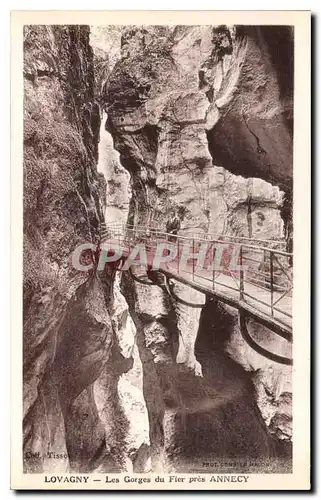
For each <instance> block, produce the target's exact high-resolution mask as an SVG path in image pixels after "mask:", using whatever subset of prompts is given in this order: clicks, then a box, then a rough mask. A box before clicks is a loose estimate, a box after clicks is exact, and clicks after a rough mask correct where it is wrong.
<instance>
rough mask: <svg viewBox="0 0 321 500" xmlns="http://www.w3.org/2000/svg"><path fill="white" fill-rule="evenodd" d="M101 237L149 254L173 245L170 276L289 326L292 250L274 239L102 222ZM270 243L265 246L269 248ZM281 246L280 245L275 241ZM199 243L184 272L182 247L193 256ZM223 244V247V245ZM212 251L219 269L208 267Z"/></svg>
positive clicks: (211, 259)
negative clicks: (139, 245) (233, 262)
mask: <svg viewBox="0 0 321 500" xmlns="http://www.w3.org/2000/svg"><path fill="white" fill-rule="evenodd" d="M100 234H101V239H102V241H104V240H113V241H117V242H118V243H119V244H121V245H124V247H126V248H127V252H130V249H131V248H132V247H133V246H134V245H135V244H136V243H144V245H145V247H146V250H147V251H148V254H149V257H150V258H152V257H153V256H154V255H155V251H156V248H157V244H158V243H159V242H166V241H167V242H169V243H171V244H172V245H176V250H177V251H176V258H175V259H174V260H173V261H172V262H170V263H168V264H166V265H164V267H166V270H167V271H168V272H170V273H171V274H173V275H177V276H181V277H183V278H184V279H187V280H188V281H190V282H191V283H197V284H198V285H201V286H203V287H205V288H206V289H208V290H209V291H211V292H220V293H221V292H222V291H224V290H225V293H226V294H228V295H230V296H234V297H237V298H238V300H239V301H240V302H247V303H249V304H250V305H251V307H253V308H254V309H257V310H258V311H261V312H262V311H263V312H264V313H265V314H268V315H270V316H271V317H274V318H276V319H277V321H279V322H280V323H283V324H285V325H287V326H288V325H289V323H290V322H291V318H292V281H293V279H292V254H291V253H288V252H285V251H284V250H281V249H279V248H275V246H277V245H276V243H277V242H276V241H275V240H271V242H269V240H250V239H248V238H239V237H234V236H229V235H227V236H225V235H223V236H222V235H221V236H219V237H218V238H212V237H211V236H212V235H210V236H209V235H206V236H205V237H198V236H195V235H193V236H192V237H191V236H189V235H185V234H184V235H182V234H171V233H166V232H163V231H160V230H158V229H155V228H150V227H143V226H133V225H129V224H123V223H117V222H115V223H112V224H108V227H107V225H106V224H102V225H101V228H100ZM269 243H271V246H269ZM278 243H279V244H280V246H281V243H282V244H283V242H278ZM202 244H206V245H207V251H206V255H205V261H204V264H205V265H203V267H201V268H200V267H199V266H197V259H196V258H190V259H188V263H187V266H185V268H184V270H182V269H181V267H180V262H181V257H182V254H183V251H184V248H185V247H186V245H188V246H189V248H190V251H191V252H193V254H197V253H198V251H199V250H200V247H201V245H202ZM223 247H224V248H223ZM236 250H237V252H238V260H237V267H238V268H237V269H233V268H231V266H230V262H231V254H236V253H235V251H236ZM217 251H219V252H220V255H221V265H220V269H219V270H217V269H215V267H214V266H212V268H211V266H210V263H211V262H212V263H213V261H214V260H215V257H216V253H217Z"/></svg>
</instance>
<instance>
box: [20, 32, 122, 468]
mask: <svg viewBox="0 0 321 500" xmlns="http://www.w3.org/2000/svg"><path fill="white" fill-rule="evenodd" d="M24 82H25V88H24V89H25V93H24V105H25V106H24V112H25V117H24V292H23V293H24V295H23V301H24V310H23V312H24V325H23V328H24V337H23V347H24V466H25V470H26V471H27V472H41V471H46V470H48V471H50V472H53V471H54V470H57V471H58V470H59V471H72V470H74V471H78V472H80V471H86V472H89V471H91V470H94V469H95V468H97V467H98V466H99V464H101V463H105V470H108V468H110V467H114V468H116V469H117V467H118V469H117V470H119V466H118V464H117V463H116V461H115V457H114V456H113V454H112V452H111V444H110V443H109V441H110V436H108V434H106V432H105V428H104V425H103V422H102V420H101V418H100V415H99V412H98V408H97V404H96V403H95V400H94V393H93V384H94V382H95V381H96V380H97V378H99V377H100V376H101V374H102V373H104V370H105V369H106V366H107V365H108V366H109V369H110V370H111V371H112V368H110V365H111V364H112V362H113V359H112V357H111V346H112V344H115V339H114V336H115V335H114V329H113V326H112V323H111V319H110V315H109V312H108V303H109V300H110V297H109V294H108V293H106V286H104V284H103V283H102V281H101V280H100V278H99V277H98V276H97V275H96V274H95V273H92V274H90V273H83V272H79V271H78V270H76V269H75V268H74V267H73V265H72V261H71V256H72V253H73V251H74V250H75V249H76V247H77V246H78V245H80V244H83V243H87V242H91V243H93V244H95V245H96V244H97V243H98V241H99V231H98V227H99V223H100V222H102V221H103V213H102V204H101V202H100V194H101V179H99V177H98V175H97V168H96V166H97V161H98V136H99V127H100V115H99V107H98V104H97V102H96V101H95V97H94V73H93V54H92V49H91V47H90V45H89V28H88V27H86V26H81V27H79V26H58V27H57V26H27V27H25V32H24ZM88 259H89V262H90V261H91V260H93V259H94V255H90V254H89V255H88ZM107 288H108V287H107ZM110 390H111V389H110V388H108V387H105V391H106V393H108V391H110ZM115 404H116V403H115ZM114 417H115V414H113V413H111V414H109V415H108V418H109V420H110V421H111V420H112V419H113V418H114ZM116 441H117V440H116ZM108 443H109V444H108ZM118 444H119V443H118V442H117V445H118ZM116 458H117V457H116Z"/></svg>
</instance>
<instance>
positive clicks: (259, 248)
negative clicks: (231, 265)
mask: <svg viewBox="0 0 321 500" xmlns="http://www.w3.org/2000/svg"><path fill="white" fill-rule="evenodd" d="M125 227H126V229H127V231H135V232H136V233H137V232H139V233H146V231H151V229H146V228H141V227H140V226H135V227H133V228H131V227H130V226H128V225H126V226H125ZM151 233H152V234H153V233H156V235H157V236H159V237H161V236H165V237H167V238H175V239H180V240H187V241H193V240H194V241H197V242H201V243H207V244H209V243H218V244H223V243H224V242H225V240H224V239H220V240H219V239H212V240H209V239H204V238H195V237H194V238H189V237H188V236H183V235H181V234H171V233H166V232H163V231H158V230H154V231H151ZM146 238H147V236H146V237H145V239H146ZM262 241H263V240H262ZM230 243H231V244H235V243H234V242H232V241H231V242H230ZM271 243H273V240H271ZM238 245H242V247H243V248H249V249H250V250H257V251H260V252H261V251H263V250H266V251H268V252H271V250H273V252H274V253H277V254H278V255H282V256H283V257H292V256H293V254H292V253H289V252H285V251H283V250H278V249H275V248H273V249H271V248H269V247H263V246H259V245H249V244H247V243H238Z"/></svg>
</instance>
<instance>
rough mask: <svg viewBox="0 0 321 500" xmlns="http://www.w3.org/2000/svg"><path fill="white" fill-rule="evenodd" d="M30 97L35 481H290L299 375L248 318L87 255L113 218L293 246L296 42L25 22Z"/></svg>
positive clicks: (28, 327) (29, 428)
mask: <svg viewBox="0 0 321 500" xmlns="http://www.w3.org/2000/svg"><path fill="white" fill-rule="evenodd" d="M24 82H25V88H24V112H25V117H24V291H23V302H24V311H23V312H24V332H23V333H24V372H23V376H24V421H23V431H24V467H25V471H26V472H44V471H50V472H53V471H76V472H93V471H95V472H122V471H133V472H140V473H143V472H148V471H154V472H156V471H157V472H162V471H178V472H211V471H243V472H244V471H262V472H290V471H291V455H292V431H291V422H292V410H291V400H292V388H291V367H290V366H285V365H280V364H277V363H275V362H273V361H270V360H268V359H266V358H264V357H262V356H260V355H259V354H257V353H256V352H255V351H253V350H252V349H251V348H250V347H249V346H248V345H247V344H246V343H245V342H244V340H243V338H242V336H241V334H240V331H239V326H238V317H237V312H236V311H235V310H234V309H232V308H230V307H228V306H226V305H223V304H222V303H220V302H218V301H216V300H214V299H207V300H206V303H205V305H204V307H203V308H202V309H192V308H189V307H188V306H186V305H184V304H182V303H177V302H176V301H175V299H173V298H172V297H171V296H169V295H168V294H167V292H166V290H165V288H164V287H162V286H161V285H160V284H159V282H158V280H157V276H156V277H155V285H153V286H146V285H143V284H139V283H137V282H136V281H134V280H133V279H132V278H131V276H130V275H129V274H128V273H126V272H123V273H115V272H114V271H113V270H112V269H108V267H106V269H105V271H104V272H97V271H92V272H91V273H81V272H79V271H76V270H75V269H74V268H73V267H72V264H71V255H72V252H73V250H74V249H75V248H76V246H77V245H79V244H81V243H85V242H93V243H95V244H97V243H98V242H99V231H98V227H99V224H100V223H101V222H104V221H105V222H106V223H108V222H111V221H113V220H117V221H118V220H122V221H125V220H128V221H129V222H130V223H134V224H139V225H143V226H147V225H150V226H154V227H157V228H158V229H160V230H164V231H166V229H167V228H168V226H169V225H170V224H171V223H172V221H173V220H174V219H177V218H179V219H180V229H179V231H180V233H182V234H184V232H187V231H191V232H193V233H199V234H200V235H206V234H229V235H236V236H244V237H250V238H257V239H272V240H278V241H279V240H284V241H285V242H286V244H287V247H288V248H291V246H292V217H291V214H292V120H293V116H292V110H293V33H292V30H291V28H289V27H282V26H281V27H280V26H279V27H246V26H217V27H213V26H201V27H200V26H170V27H165V26H164V27H162V26H144V27H134V26H131V27H120V26H110V27H108V26H104V27H103V26H101V27H92V28H90V27H87V26H29V27H28V26H27V27H25V33H24ZM87 258H88V259H92V260H93V261H94V262H95V260H96V256H95V254H94V253H93V254H92V255H88V256H87ZM175 290H176V291H177V293H178V294H179V295H180V296H181V297H183V298H184V299H185V300H187V301H191V302H202V301H204V296H203V295H202V294H200V293H199V292H197V291H195V290H192V289H190V288H188V287H186V286H185V285H182V284H177V285H175ZM249 327H250V329H251V334H252V336H253V337H255V338H256V339H257V340H262V339H264V345H265V346H268V347H269V348H271V350H273V351H275V352H279V353H282V354H283V355H289V354H290V353H289V352H287V349H288V347H287V346H286V345H284V344H286V343H285V342H284V341H283V339H281V338H278V337H276V335H275V334H274V333H273V332H271V331H269V330H268V329H266V328H264V327H263V326H260V325H258V324H256V323H255V322H254V321H251V322H250V324H249ZM55 457H56V458H55Z"/></svg>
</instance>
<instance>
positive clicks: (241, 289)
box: [240, 245, 244, 300]
mask: <svg viewBox="0 0 321 500" xmlns="http://www.w3.org/2000/svg"><path fill="white" fill-rule="evenodd" d="M240 268H241V269H240V300H244V271H243V249H242V245H240Z"/></svg>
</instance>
